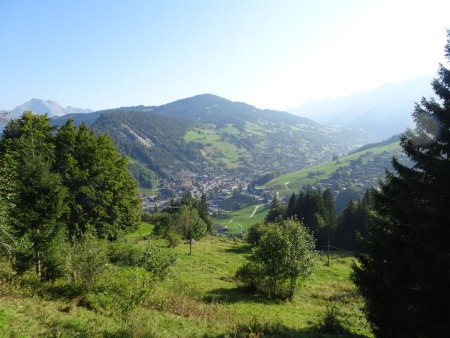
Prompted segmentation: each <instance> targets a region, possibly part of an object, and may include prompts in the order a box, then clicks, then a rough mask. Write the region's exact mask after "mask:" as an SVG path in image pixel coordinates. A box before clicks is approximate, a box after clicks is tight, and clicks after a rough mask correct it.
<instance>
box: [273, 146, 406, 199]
mask: <svg viewBox="0 0 450 338" xmlns="http://www.w3.org/2000/svg"><path fill="white" fill-rule="evenodd" d="M384 152H388V153H390V154H392V155H395V154H398V153H400V152H401V148H400V145H399V144H398V143H397V142H395V143H392V144H389V145H386V146H382V147H376V148H371V149H369V150H365V151H362V152H358V153H355V154H351V155H347V156H343V157H340V158H339V160H338V161H332V162H328V163H325V164H322V165H317V166H313V167H309V168H305V169H302V170H299V171H295V172H292V173H289V174H286V175H282V176H279V177H277V178H275V179H273V180H272V181H270V182H268V183H267V184H266V186H267V187H270V188H273V189H274V190H275V191H278V192H279V194H280V195H281V196H286V195H291V194H292V193H294V192H295V193H297V192H298V191H299V190H300V189H301V188H302V187H303V186H305V185H308V184H313V183H315V182H317V181H321V180H324V179H328V178H329V177H330V176H331V174H332V173H334V172H335V171H336V169H338V168H340V167H348V166H349V165H350V161H353V160H357V159H359V158H360V159H361V160H362V163H367V162H368V161H372V160H373V159H374V157H375V156H377V155H379V154H382V153H384Z"/></svg>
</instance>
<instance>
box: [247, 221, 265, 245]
mask: <svg viewBox="0 0 450 338" xmlns="http://www.w3.org/2000/svg"><path fill="white" fill-rule="evenodd" d="M268 228H269V226H268V225H267V224H264V223H256V224H253V225H252V226H251V227H250V229H249V231H248V234H247V238H246V241H247V243H249V244H258V243H259V240H260V239H261V237H262V235H264V233H265V232H266V231H267V229H268Z"/></svg>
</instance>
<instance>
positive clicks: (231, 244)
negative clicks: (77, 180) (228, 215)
mask: <svg viewBox="0 0 450 338" xmlns="http://www.w3.org/2000/svg"><path fill="white" fill-rule="evenodd" d="M151 229H152V227H151V226H150V225H146V224H142V225H141V229H139V230H138V231H136V232H134V233H132V234H130V235H129V238H131V240H132V242H130V245H141V244H142V243H143V239H142V235H147V234H148V233H149V232H150V231H151ZM158 241H160V242H161V243H164V240H158ZM188 252H189V246H188V245H187V244H181V245H179V246H177V247H176V248H175V253H176V255H177V257H178V262H177V265H176V272H175V275H174V276H173V277H172V278H171V279H169V280H167V281H165V282H163V283H160V284H158V285H157V286H155V287H154V288H153V289H152V291H151V292H150V294H149V295H148V296H147V297H146V298H145V301H144V302H143V303H142V306H139V307H138V308H136V309H134V310H133V311H131V312H130V313H128V315H127V317H126V318H123V317H118V316H115V315H113V314H105V313H99V312H95V311H92V310H89V309H87V308H85V307H83V306H81V305H80V304H77V302H76V300H63V299H58V300H55V299H52V298H51V297H50V296H48V295H47V296H45V297H44V296H42V295H40V293H39V290H37V289H34V288H33V287H31V286H32V285H33V283H32V278H31V277H30V276H28V277H26V278H25V282H23V280H22V282H21V286H20V287H19V286H18V285H17V284H14V283H11V282H10V281H9V282H8V276H11V275H12V272H11V270H10V268H9V267H8V265H7V264H6V263H5V262H0V263H1V265H0V337H37V336H42V337H75V336H76V337H372V334H371V331H370V329H369V326H368V324H367V322H366V320H365V319H364V315H363V312H362V310H361V308H362V304H363V303H362V300H361V298H360V296H359V295H358V294H357V292H356V290H355V287H354V285H353V284H352V282H351V280H350V274H351V265H352V264H353V263H354V258H353V257H351V256H348V255H346V254H344V253H338V254H335V255H334V256H332V260H331V262H332V264H331V266H330V267H327V266H326V264H325V257H321V260H320V261H319V262H318V264H317V271H316V273H315V274H314V275H313V276H312V277H311V278H310V279H308V280H306V281H304V282H302V283H301V285H300V287H299V288H298V290H297V291H296V294H295V296H294V298H293V300H292V301H271V300H266V299H264V298H263V297H261V296H259V295H257V294H251V293H247V292H245V291H243V290H241V289H239V288H237V286H236V284H235V282H234V280H233V276H234V274H235V272H236V270H237V269H238V268H239V267H240V266H241V265H242V264H244V262H245V261H246V256H247V255H248V254H249V247H248V246H247V245H246V244H245V243H244V242H242V241H239V240H237V241H235V240H230V239H227V238H226V237H207V238H204V239H201V240H200V241H197V242H196V243H195V244H194V245H193V254H192V255H188ZM27 280H28V282H27ZM57 285H58V283H56V285H55V286H54V287H57ZM326 313H328V314H330V313H332V314H333V316H332V318H334V320H335V322H336V323H338V324H339V325H338V328H339V330H338V331H337V333H327V332H325V331H324V330H323V328H321V323H322V321H323V318H324V316H325V314H326Z"/></svg>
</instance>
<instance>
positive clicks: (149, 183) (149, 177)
mask: <svg viewBox="0 0 450 338" xmlns="http://www.w3.org/2000/svg"><path fill="white" fill-rule="evenodd" d="M128 171H129V173H130V175H131V176H132V177H133V178H134V179H135V180H136V182H137V183H138V185H139V186H140V187H142V188H146V189H151V188H154V187H156V186H157V182H158V180H157V178H156V175H155V173H154V172H153V171H151V170H150V169H148V168H147V167H146V166H145V165H143V164H142V163H140V162H130V163H128Z"/></svg>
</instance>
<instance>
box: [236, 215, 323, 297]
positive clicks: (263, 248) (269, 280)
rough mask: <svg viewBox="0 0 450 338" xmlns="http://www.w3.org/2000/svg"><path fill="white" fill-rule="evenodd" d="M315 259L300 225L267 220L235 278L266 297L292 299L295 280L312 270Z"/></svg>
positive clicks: (311, 246)
mask: <svg viewBox="0 0 450 338" xmlns="http://www.w3.org/2000/svg"><path fill="white" fill-rule="evenodd" d="M315 259H316V254H315V252H314V240H313V237H312V236H311V234H310V233H309V232H308V231H307V230H306V228H305V227H304V226H303V225H301V224H300V223H298V222H295V221H293V220H288V221H284V222H282V223H270V224H269V225H268V229H267V230H266V231H265V232H264V234H263V235H262V237H261V238H260V240H259V242H257V244H256V245H255V246H254V248H253V251H252V255H251V256H250V257H249V262H248V263H247V264H246V265H244V266H243V267H242V268H240V269H239V270H238V272H237V273H236V280H237V283H238V285H240V286H244V287H246V288H248V289H251V290H255V291H257V292H259V293H262V294H264V295H266V296H267V297H269V298H282V299H286V298H292V296H293V295H294V290H295V288H296V286H297V282H298V280H299V279H304V278H306V277H308V276H309V275H310V274H311V273H312V271H313V268H314V266H315Z"/></svg>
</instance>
